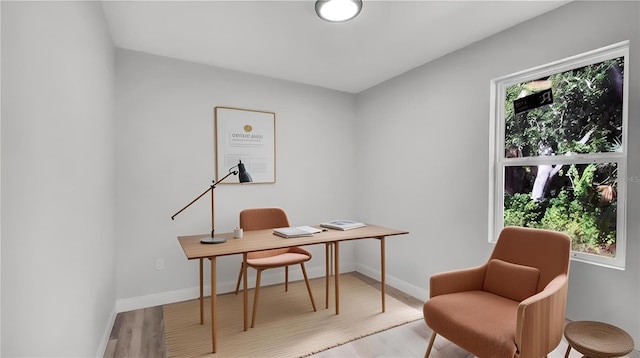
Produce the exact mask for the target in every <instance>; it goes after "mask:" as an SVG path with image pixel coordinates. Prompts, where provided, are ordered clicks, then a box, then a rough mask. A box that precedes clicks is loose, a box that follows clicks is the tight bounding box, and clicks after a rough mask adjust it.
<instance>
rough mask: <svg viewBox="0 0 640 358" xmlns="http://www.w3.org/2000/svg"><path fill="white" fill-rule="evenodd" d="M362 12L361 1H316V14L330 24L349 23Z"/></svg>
mask: <svg viewBox="0 0 640 358" xmlns="http://www.w3.org/2000/svg"><path fill="white" fill-rule="evenodd" d="M360 10H362V0H317V1H316V13H317V14H318V16H320V18H321V19H323V20H325V21H330V22H343V21H349V20H351V19H353V18H354V17H356V16H358V14H359V13H360Z"/></svg>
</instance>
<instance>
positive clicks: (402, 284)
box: [355, 264, 429, 301]
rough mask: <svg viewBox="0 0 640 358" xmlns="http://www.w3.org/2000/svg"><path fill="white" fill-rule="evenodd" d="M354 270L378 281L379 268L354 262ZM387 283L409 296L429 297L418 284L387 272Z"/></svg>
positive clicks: (423, 298)
mask: <svg viewBox="0 0 640 358" xmlns="http://www.w3.org/2000/svg"><path fill="white" fill-rule="evenodd" d="M355 266H356V269H355V271H358V272H360V273H361V274H363V275H366V276H369V277H371V278H372V279H374V280H378V281H380V270H378V269H373V268H371V267H369V266H365V265H361V264H356V265H355ZM386 283H387V285H389V286H391V287H393V288H396V289H398V290H400V291H402V292H404V293H406V294H408V295H409V296H412V297H415V298H417V299H419V300H422V301H426V300H427V299H428V298H429V291H428V290H424V289H422V288H420V287H418V286H415V285H412V284H410V283H408V282H406V281H403V280H400V279H399V278H397V277H394V276H391V275H389V274H387V282H386Z"/></svg>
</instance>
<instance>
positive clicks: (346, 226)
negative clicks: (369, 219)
mask: <svg viewBox="0 0 640 358" xmlns="http://www.w3.org/2000/svg"><path fill="white" fill-rule="evenodd" d="M320 226H322V227H326V228H329V229H334V230H351V229H357V228H359V227H365V226H367V225H365V224H363V223H361V222H357V221H353V220H331V221H327V222H324V223H322V224H320Z"/></svg>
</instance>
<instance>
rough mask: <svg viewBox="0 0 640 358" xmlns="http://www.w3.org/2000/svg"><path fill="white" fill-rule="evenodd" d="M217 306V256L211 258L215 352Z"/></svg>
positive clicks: (214, 347)
mask: <svg viewBox="0 0 640 358" xmlns="http://www.w3.org/2000/svg"><path fill="white" fill-rule="evenodd" d="M216 306H217V293H216V257H215V256H214V257H212V258H211V346H212V348H213V353H215V352H216V347H217V340H216V326H217V325H216Z"/></svg>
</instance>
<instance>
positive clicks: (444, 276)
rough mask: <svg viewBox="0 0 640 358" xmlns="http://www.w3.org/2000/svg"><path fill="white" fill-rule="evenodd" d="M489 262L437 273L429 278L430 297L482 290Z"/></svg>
mask: <svg viewBox="0 0 640 358" xmlns="http://www.w3.org/2000/svg"><path fill="white" fill-rule="evenodd" d="M486 270H487V264H484V265H482V266H477V267H472V268H466V269H461V270H454V271H447V272H441V273H437V274H434V275H432V276H431V278H430V279H429V297H435V296H439V295H445V294H447V293H454V292H463V291H473V290H482V284H483V283H484V275H485V272H486Z"/></svg>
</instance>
